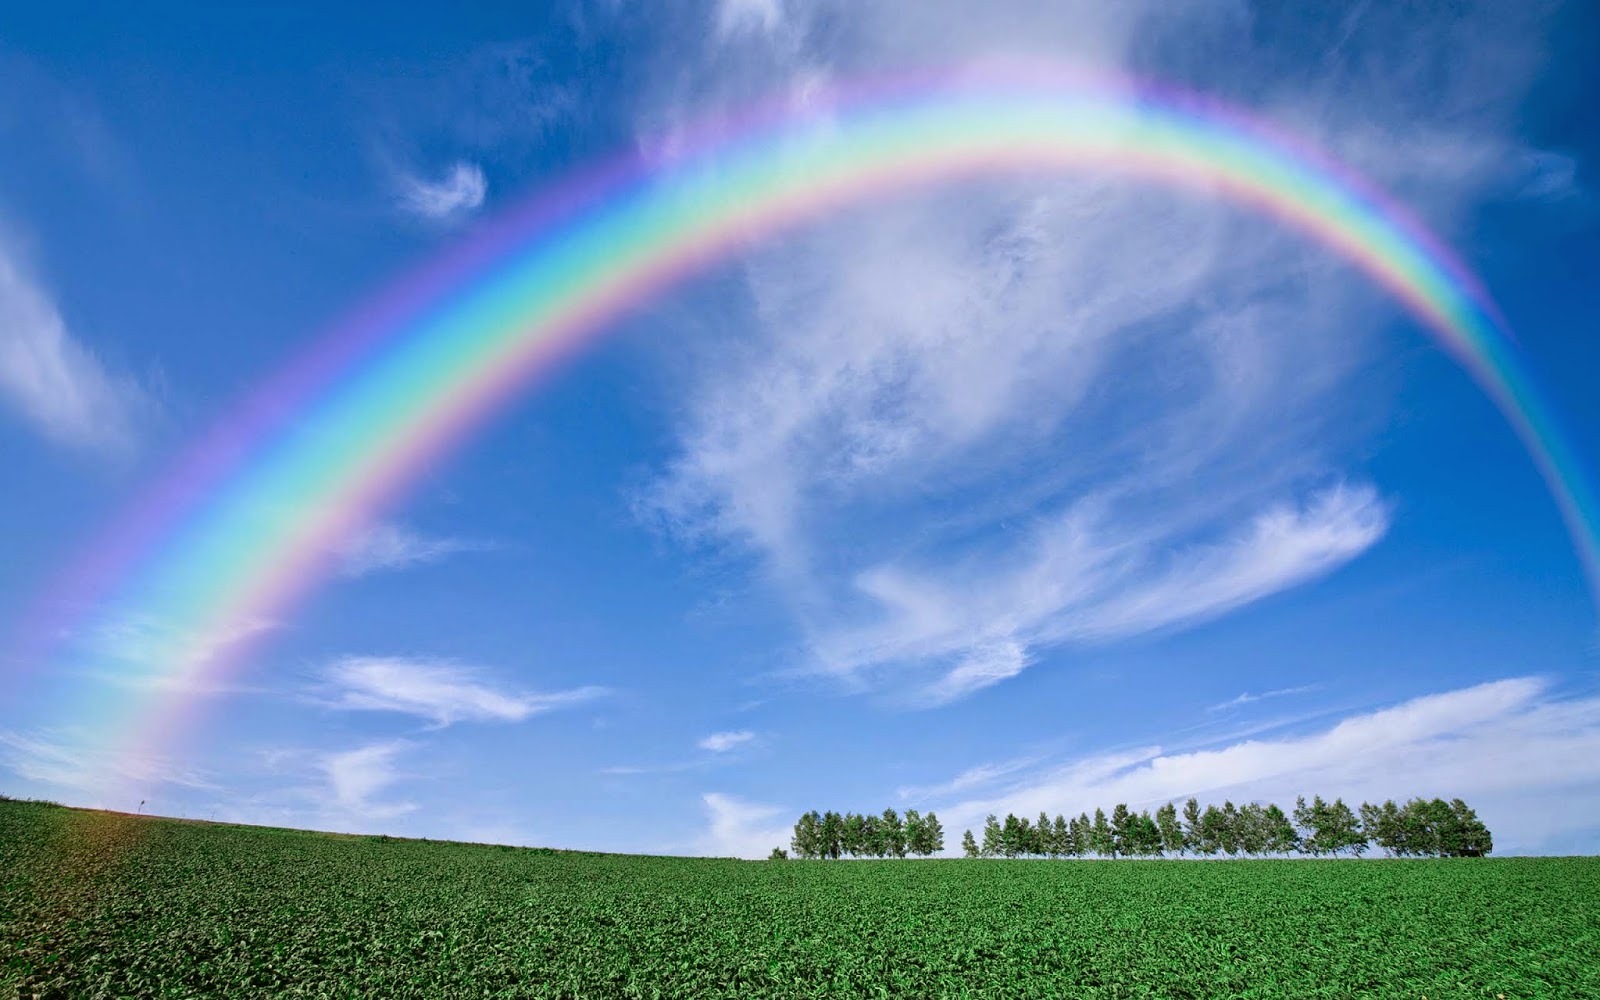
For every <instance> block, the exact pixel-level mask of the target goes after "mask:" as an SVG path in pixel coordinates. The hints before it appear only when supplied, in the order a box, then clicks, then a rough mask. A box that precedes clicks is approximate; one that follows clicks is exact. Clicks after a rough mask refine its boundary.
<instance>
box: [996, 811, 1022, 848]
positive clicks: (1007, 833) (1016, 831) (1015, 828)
mask: <svg viewBox="0 0 1600 1000" xmlns="http://www.w3.org/2000/svg"><path fill="white" fill-rule="evenodd" d="M1000 829H1001V831H1002V833H1003V839H1002V841H1001V843H1002V844H1003V846H1004V850H1003V852H1002V853H1004V854H1005V856H1006V857H1008V858H1014V857H1017V856H1018V855H1020V854H1023V853H1024V852H1025V851H1026V850H1027V847H1028V821H1027V820H1025V819H1018V818H1017V816H1016V814H1015V813H1006V821H1005V825H1004V826H1002V827H1001V828H1000Z"/></svg>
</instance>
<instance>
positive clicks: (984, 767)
mask: <svg viewBox="0 0 1600 1000" xmlns="http://www.w3.org/2000/svg"><path fill="white" fill-rule="evenodd" d="M1038 762H1039V760H1038V758H1037V757H1018V758H1016V759H1015V760H1007V761H1001V762H999V763H996V764H979V765H977V766H976V767H969V768H967V769H966V770H965V771H962V772H961V773H960V774H958V775H956V776H955V777H954V778H951V779H950V780H949V781H946V782H943V783H941V784H937V785H909V786H905V787H902V788H900V789H898V790H897V791H896V792H895V794H896V795H898V796H899V797H900V798H902V799H913V800H915V801H918V802H921V801H925V800H928V799H937V798H943V797H945V796H949V795H954V794H956V793H957V792H967V791H971V790H972V789H974V788H984V787H987V786H988V785H992V784H994V783H995V782H997V781H999V780H1000V779H1001V778H1004V777H1007V776H1009V775H1012V774H1016V773H1017V772H1018V771H1022V770H1024V769H1026V768H1029V767H1032V766H1033V765H1035V764H1037V763H1038Z"/></svg>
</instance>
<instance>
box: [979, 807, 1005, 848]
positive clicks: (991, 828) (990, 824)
mask: <svg viewBox="0 0 1600 1000" xmlns="http://www.w3.org/2000/svg"><path fill="white" fill-rule="evenodd" d="M1005 841H1006V838H1005V831H1004V830H1003V829H1001V827H1000V821H999V820H997V819H995V818H994V813H990V814H989V817H988V818H987V819H985V820H984V821H983V856H984V857H986V858H992V857H995V856H996V855H999V854H1003V853H1005V849H1006V843H1005Z"/></svg>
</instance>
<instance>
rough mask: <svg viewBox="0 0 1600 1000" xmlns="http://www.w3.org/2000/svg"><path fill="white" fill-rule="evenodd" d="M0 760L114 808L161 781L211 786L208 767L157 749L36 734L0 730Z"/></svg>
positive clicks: (30, 778) (21, 774) (123, 806)
mask: <svg viewBox="0 0 1600 1000" xmlns="http://www.w3.org/2000/svg"><path fill="white" fill-rule="evenodd" d="M0 762H3V763H4V765H5V766H6V767H7V768H8V769H9V770H11V771H12V772H13V773H14V774H16V775H17V776H18V777H20V778H23V779H26V780H28V781H37V782H40V783H43V784H46V785H53V786H56V787H59V788H66V789H72V790H75V791H79V792H87V793H89V794H91V795H94V796H98V797H99V798H98V799H97V801H96V802H95V804H97V805H104V806H106V807H107V808H115V809H132V808H133V803H134V801H135V800H137V799H139V798H143V797H145V796H146V795H147V794H149V793H150V792H152V791H153V790H156V789H158V788H160V787H161V786H163V785H177V786H181V787H185V788H199V789H212V788H215V787H216V786H215V785H214V784H213V783H212V781H213V779H212V776H211V775H210V774H208V773H207V772H205V771H203V770H200V769H198V768H194V767H190V766H187V765H184V764H180V763H178V762H177V761H176V760H173V759H172V758H170V757H166V756H163V755H161V754H150V753H139V752H134V751H128V750H123V749H119V750H115V751H112V750H106V749H102V748H97V747H94V746H88V745H84V744H83V743H81V742H71V741H64V740H62V739H61V738H60V737H56V736H42V735H39V734H34V735H24V734H22V733H16V732H3V731H0ZM111 796H115V799H114V800H112V799H111V798H110V797H111Z"/></svg>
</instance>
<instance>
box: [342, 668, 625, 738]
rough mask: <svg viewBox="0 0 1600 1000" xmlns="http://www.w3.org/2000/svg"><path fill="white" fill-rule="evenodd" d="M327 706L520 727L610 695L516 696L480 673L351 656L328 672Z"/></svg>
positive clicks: (584, 691)
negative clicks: (329, 691) (546, 714)
mask: <svg viewBox="0 0 1600 1000" xmlns="http://www.w3.org/2000/svg"><path fill="white" fill-rule="evenodd" d="M327 680H328V682H329V684H330V685H331V686H332V688H333V693H332V696H331V698H329V699H328V702H327V703H328V704H330V705H332V706H333V707H334V708H341V709H348V710H351V711H374V712H400V713H403V714H406V715H414V716H417V717H419V718H423V719H429V720H432V721H433V722H434V723H435V724H436V725H439V726H448V725H450V724H451V723H453V722H521V721H522V720H524V719H527V718H529V717H530V716H533V715H537V714H539V713H541V712H549V711H554V710H556V709H559V708H567V707H570V706H572V705H577V704H581V703H583V702H586V701H590V700H592V699H594V698H598V697H600V696H601V695H603V694H605V693H606V690H605V689H604V688H600V687H581V688H574V689H572V690H568V691H553V692H549V693H533V692H513V691H506V690H502V689H498V688H495V687H493V686H491V685H490V684H488V683H486V682H485V681H484V680H483V678H482V677H481V676H480V674H479V672H478V671H475V670H472V669H469V668H467V667H462V666H459V665H456V664H451V663H439V662H435V661H429V660H411V659H403V658H398V657H382V656H349V657H345V658H344V659H341V660H338V661H336V662H335V663H333V664H332V665H331V666H330V667H329V668H328V670H327Z"/></svg>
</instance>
